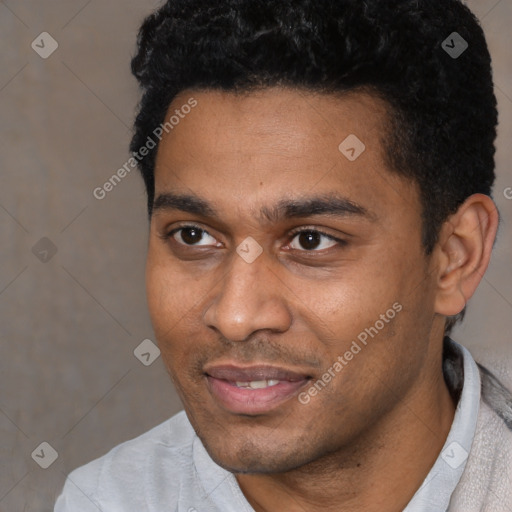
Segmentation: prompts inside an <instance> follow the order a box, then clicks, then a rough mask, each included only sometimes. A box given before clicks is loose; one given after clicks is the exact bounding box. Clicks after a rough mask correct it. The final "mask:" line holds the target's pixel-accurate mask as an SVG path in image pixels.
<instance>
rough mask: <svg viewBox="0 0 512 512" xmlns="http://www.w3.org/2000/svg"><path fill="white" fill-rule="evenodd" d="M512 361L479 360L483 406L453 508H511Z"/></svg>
mask: <svg viewBox="0 0 512 512" xmlns="http://www.w3.org/2000/svg"><path fill="white" fill-rule="evenodd" d="M511 368H512V365H511V364H510V361H506V362H505V361H502V362H501V363H500V364H495V363H494V364H493V363H492V362H489V361H486V362H485V364H481V363H478V369H479V373H480V380H481V399H480V410H479V413H478V419H477V427H476V432H475V437H474V439H473V444H472V447H471V450H470V453H469V454H468V459H467V464H466V467H465V469H464V473H463V475H462V478H461V480H460V482H459V484H458V486H457V488H456V491H455V492H454V495H453V497H452V501H451V508H450V510H454V511H455V512H457V511H460V510H464V511H465V512H477V511H480V510H486V511H489V512H501V511H503V510H506V509H508V508H510V509H512V492H511V489H512V466H511V464H510V461H511V460H512V391H511V389H512V379H511V377H512V372H511Z"/></svg>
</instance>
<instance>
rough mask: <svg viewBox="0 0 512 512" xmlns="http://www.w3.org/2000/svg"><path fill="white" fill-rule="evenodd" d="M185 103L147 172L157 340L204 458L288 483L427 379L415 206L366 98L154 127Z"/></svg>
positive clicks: (231, 112)
mask: <svg viewBox="0 0 512 512" xmlns="http://www.w3.org/2000/svg"><path fill="white" fill-rule="evenodd" d="M191 98H193V100H191ZM187 102H188V103H189V104H191V103H194V104H195V106H194V108H193V109H190V112H189V113H188V114H187V115H183V117H180V121H179V123H177V124H176V125H175V126H174V127H173V129H172V130H170V131H169V133H168V134H166V135H165V137H164V138H163V139H162V141H161V143H160V146H159V150H158V155H157V162H156V169H155V209H154V213H153V216H152V220H151V232H150V241H149V252H148V260H147V296H148V303H149V308H150V315H151V318H152V322H153V325H154V329H155V334H156V337H157V340H158V343H159V346H160V349H161V352H162V357H163V360H164V362H165V364H166V366H167V368H168V370H169V373H170V375H171V377H172V380H173V382H174V384H175V386H176V389H177V391H178V393H179V395H180V398H181V400H182V401H183V404H184V408H185V410H186V413H187V415H188V418H189V419H190V421H191V423H192V425H193V427H194V429H195V430H196V432H197V434H198V436H199V437H200V439H201V440H202V442H203V444H204V445H205V447H206V449H207V450H208V452H209V453H210V455H211V457H212V458H213V459H214V460H215V461H216V462H217V463H218V464H219V465H221V466H223V467H224V468H226V469H228V470H229V471H232V472H250V473H275V472H284V471H289V470H291V469H294V468H298V467H301V466H304V465H307V464H308V463H312V462H313V461H318V460H319V459H321V458H322V457H324V456H327V455H328V454H333V453H336V452H339V451H341V450H344V449H347V447H349V446H354V443H357V441H358V440H360V439H362V438H363V436H364V435H365V433H366V432H367V431H368V429H370V428H373V427H374V426H376V425H379V423H381V422H383V421H385V418H387V417H389V416H390V415H391V414H392V412H393V411H394V410H395V409H396V407H397V404H399V403H400V401H401V400H403V399H404V397H406V396H407V393H409V392H410V390H411V389H414V388H415V386H416V385H417V383H418V382H419V379H420V376H421V375H422V372H424V369H425V368H426V367H428V366H429V364H430V361H429V358H430V357H431V356H430V355H429V354H430V352H429V340H430V337H431V335H430V332H431V326H432V321H433V318H434V306H433V303H434V291H433V284H432V282H431V281H432V279H431V278H430V277H429V276H430V273H431V270H432V267H431V265H432V262H431V261H429V260H428V259H427V258H426V256H425V254H424V250H423V247H422V245H421V207H420V202H419V195H418V190H417V189H416V187H415V185H413V184H412V183H410V182H408V181H405V180H404V179H402V178H400V177H398V176H397V175H395V174H393V173H392V172H390V171H389V170H388V169H387V168H386V165H385V158H384V153H383V151H384V147H383V144H384V142H383V141H384V140H385V137H384V134H385V132H384V123H385V116H386V110H385V105H384V104H383V103H382V102H381V101H380V100H377V99H376V98H373V97H372V96H369V95H366V94H362V93H357V94H355V93H354V94H350V95H344V96H343V97H334V96H331V95H315V94H312V93H310V92H301V91H296V90H291V89H278V88H269V89H265V90H263V91H260V92H252V93H250V94H245V95H239V96H236V95H234V94H232V93H226V92H212V91H200V92H197V91H194V92H185V93H182V94H181V95H180V96H179V97H177V98H175V100H174V101H173V104H172V105H171V107H170V109H169V113H168V115H167V116H166V118H168V117H169V116H170V115H172V114H173V113H174V112H175V110H176V109H178V110H179V109H180V108H181V107H182V105H184V104H187ZM195 102H197V103H195ZM186 110H187V111H188V110H189V109H186ZM353 135H355V136H356V137H357V139H359V141H360V142H358V141H357V140H356V139H355V138H354V137H353ZM349 136H350V138H349V139H348V140H347V141H346V142H345V143H344V144H341V143H342V142H343V141H345V139H347V137H349ZM361 142H362V143H363V144H364V151H362V152H361V150H362V149H363V146H362V145H361ZM340 144H341V148H340ZM315 390H316V391H315Z"/></svg>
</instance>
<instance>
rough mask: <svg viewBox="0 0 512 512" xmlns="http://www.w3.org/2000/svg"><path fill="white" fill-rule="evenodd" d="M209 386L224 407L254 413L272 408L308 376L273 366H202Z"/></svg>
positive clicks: (278, 404) (286, 397)
mask: <svg viewBox="0 0 512 512" xmlns="http://www.w3.org/2000/svg"><path fill="white" fill-rule="evenodd" d="M205 377H206V380H207V386H208V390H209V392H210V394H211V396H212V397H213V399H214V400H215V401H216V402H217V404H218V405H219V406H220V407H221V408H222V409H224V410H226V411H228V412H231V413H234V414H245V415H257V414H264V413H268V412H271V411H272V410H274V409H276V408H278V407H279V406H282V405H283V404H284V402H286V401H288V400H290V399H291V398H292V397H294V396H296V395H297V393H298V392H299V391H300V389H301V388H303V387H304V386H306V385H307V383H308V382H309V380H311V378H312V377H311V376H310V375H308V374H306V373H302V372H300V371H299V372H298V371H293V370H289V369H285V368H278V367H274V366H251V367H240V366H235V365H223V366H211V367H207V368H205Z"/></svg>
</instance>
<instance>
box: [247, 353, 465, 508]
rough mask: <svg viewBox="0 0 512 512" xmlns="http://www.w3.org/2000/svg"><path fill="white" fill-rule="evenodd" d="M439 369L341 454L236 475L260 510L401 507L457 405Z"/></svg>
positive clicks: (433, 455) (425, 468)
mask: <svg viewBox="0 0 512 512" xmlns="http://www.w3.org/2000/svg"><path fill="white" fill-rule="evenodd" d="M436 365H437V366H436V368H437V369H438V371H434V372H433V371H432V369H431V372H430V378H428V377H424V378H421V379H418V381H419V382H418V381H417V385H416V386H415V387H414V389H411V390H410V391H409V393H408V394H407V395H406V397H405V398H404V400H402V401H401V402H400V403H399V404H398V406H397V407H396V408H395V409H394V410H393V411H391V412H390V413H389V414H388V415H387V416H386V417H384V418H381V421H379V422H378V424H375V425H373V426H371V427H370V428H368V429H367V431H366V432H364V433H361V434H360V435H359V437H358V438H357V439H356V440H354V441H353V442H351V443H350V446H346V447H343V448H342V449H340V450H338V451H337V452H335V453H333V454H330V455H328V456H325V457H323V458H322V459H319V460H315V461H313V462H311V463H309V464H308V465H306V466H303V467H301V468H298V469H296V470H294V471H290V472H287V473H282V474H271V475H251V474H243V475H237V480H238V483H239V485H240V488H241V489H242V492H243V493H244V495H245V496H246V498H247V500H248V501H249V502H250V503H251V505H252V507H253V508H254V510H255V511H256V512H280V511H282V510H286V511H287V512H303V511H304V510H308V511H310V512H316V511H322V512H330V511H333V512H334V511H337V512H338V511H340V510H343V511H344V512H362V511H364V512H374V511H375V512H377V511H378V512H388V511H389V512H396V510H402V509H403V508H405V507H406V505H407V504H408V503H409V501H410V500H411V498H412V497H413V496H414V494H415V492H416V491H417V489H418V488H419V487H420V486H421V484H422V482H423V481H424V479H425V478H426V476H427V475H428V473H429V471H430V469H431V467H432V466H433V464H434V463H435V461H436V459H437V458H438V456H439V454H440V452H441V450H442V448H443V445H444V443H445V441H446V438H447V436H448V433H449V431H450V428H451V425H452V422H453V418H454V414H455V404H454V401H453V400H452V398H451V396H450V393H449V390H448V388H447V386H446V383H445V380H444V377H443V374H442V371H441V367H442V363H441V357H439V359H438V361H436Z"/></svg>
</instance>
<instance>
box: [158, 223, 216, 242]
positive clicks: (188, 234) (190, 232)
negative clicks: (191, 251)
mask: <svg viewBox="0 0 512 512" xmlns="http://www.w3.org/2000/svg"><path fill="white" fill-rule="evenodd" d="M204 235H208V237H210V240H212V241H213V242H211V241H210V242H208V241H207V242H206V243H199V242H201V240H202V239H203V237H204ZM167 238H174V240H176V242H178V243H179V244H181V245H190V246H207V245H217V243H216V240H215V238H213V236H211V235H210V234H209V233H208V231H206V230H204V229H201V228H200V227H198V226H194V225H187V226H181V227H179V228H176V229H173V230H172V231H171V232H169V233H168V234H167ZM180 238H181V241H180Z"/></svg>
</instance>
